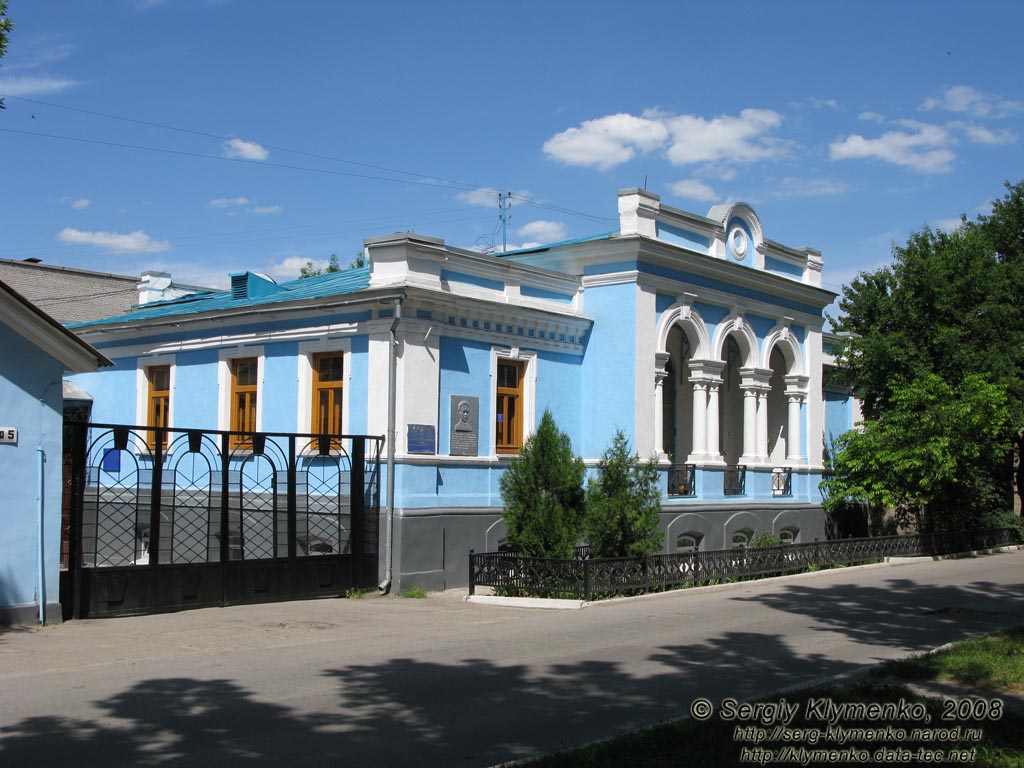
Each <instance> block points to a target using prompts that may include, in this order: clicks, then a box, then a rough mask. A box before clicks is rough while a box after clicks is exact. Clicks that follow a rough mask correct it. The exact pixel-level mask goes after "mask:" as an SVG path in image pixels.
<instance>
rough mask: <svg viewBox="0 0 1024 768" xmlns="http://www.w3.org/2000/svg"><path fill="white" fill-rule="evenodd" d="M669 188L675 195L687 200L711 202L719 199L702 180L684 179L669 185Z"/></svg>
mask: <svg viewBox="0 0 1024 768" xmlns="http://www.w3.org/2000/svg"><path fill="white" fill-rule="evenodd" d="M668 188H669V190H670V191H671V192H672V194H673V195H676V196H677V197H683V198H686V199H687V200H702V201H704V202H711V201H713V200H717V199H718V193H717V192H715V190H713V189H712V188H711V187H710V186H708V185H707V184H705V183H704V182H703V181H701V180H700V179H682V180H681V181H677V182H674V183H672V184H669V185H668Z"/></svg>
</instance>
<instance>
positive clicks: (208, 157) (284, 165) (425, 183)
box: [0, 128, 452, 189]
mask: <svg viewBox="0 0 1024 768" xmlns="http://www.w3.org/2000/svg"><path fill="white" fill-rule="evenodd" d="M0 131H3V132H4V133H18V134H21V135H23V136H39V137H42V138H45V139H60V140H62V141H77V142H81V143H83V144H99V145H102V146H106V147H117V148H119V149H138V150H142V151H145V152H159V153H163V154H167V155H179V156H181V157H197V158H202V159H204V160H223V161H227V162H229V163H247V164H253V165H261V166H269V167H272V168H286V169H288V170H291V171H308V172H310V173H322V174H326V175H328V176H348V177H351V178H356V179H371V180H373V181H390V182H394V183H398V184H416V185H418V186H422V187H441V188H443V189H451V188H452V187H451V184H441V183H438V182H431V181H417V180H415V179H394V178H391V177H389V176H373V175H371V174H368V173H352V172H351V171H334V170H331V169H329V168H310V167H309V166H305V165H289V164H287V163H275V162H272V161H269V160H247V159H246V158H243V157H224V156H222V155H208V154H205V153H203V152H188V151H186V150H183V149H167V148H166V147H147V146H145V145H144V144H126V143H123V142H117V141H103V140H102V139H84V138H81V137H79V136H61V135H59V134H56V133H41V132H39V131H21V130H18V129H17V128H0Z"/></svg>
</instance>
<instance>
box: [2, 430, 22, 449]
mask: <svg viewBox="0 0 1024 768" xmlns="http://www.w3.org/2000/svg"><path fill="white" fill-rule="evenodd" d="M2 443H7V444H9V445H17V444H18V428H17V427H0V444H2Z"/></svg>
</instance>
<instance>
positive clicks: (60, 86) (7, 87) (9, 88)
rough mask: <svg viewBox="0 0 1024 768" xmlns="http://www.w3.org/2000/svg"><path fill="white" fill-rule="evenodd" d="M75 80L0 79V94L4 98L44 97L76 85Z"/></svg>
mask: <svg viewBox="0 0 1024 768" xmlns="http://www.w3.org/2000/svg"><path fill="white" fill-rule="evenodd" d="M78 84H79V83H78V81H77V80H68V79H67V78H63V77H0V93H2V94H3V95H4V96H11V97H18V96H26V97H32V96H45V95H46V94H49V93H57V92H58V91H65V90H67V89H68V88H74V87H75V86H76V85H78Z"/></svg>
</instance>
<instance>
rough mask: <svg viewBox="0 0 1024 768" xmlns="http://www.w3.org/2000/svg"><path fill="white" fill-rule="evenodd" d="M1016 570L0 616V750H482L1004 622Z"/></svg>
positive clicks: (1022, 613) (598, 731) (472, 762)
mask: <svg viewBox="0 0 1024 768" xmlns="http://www.w3.org/2000/svg"><path fill="white" fill-rule="evenodd" d="M1022 566H1024V551H1015V552H1011V553H1004V554H997V555H989V556H984V557H979V558H970V559H961V560H947V561H941V562H931V561H927V562H915V563H912V564H905V565H899V566H869V567H865V568H851V569H839V570H835V571H827V572H820V573H816V574H807V575H806V576H804V577H791V578H787V579H784V580H772V581H762V582H752V583H747V584H735V585H729V586H727V587H723V588H712V589H710V590H688V591H684V592H678V593H673V594H670V595H659V596H655V597H653V598H646V599H640V600H635V601H631V602H626V603H617V604H614V605H607V606H600V607H593V608H588V609H586V610H582V611H538V610H525V609H509V608H496V607H485V606H472V605H467V604H465V603H464V602H463V601H462V599H461V598H462V595H460V594H457V593H444V594H432V595H430V596H429V597H427V598H426V599H424V600H412V599H403V598H396V597H384V598H366V599H362V600H322V601H312V602H296V603H280V604H274V605H263V606H239V607H232V608H222V609H206V610H199V611H189V612H184V613H178V614H167V615H161V616H142V617H134V618H124V619H102V620H92V621H79V622H70V623H68V624H64V625H58V626H52V627H46V628H43V629H32V630H22V631H17V630H10V629H8V630H3V629H0V765H2V766H5V768H6V767H11V768H14V767H17V766H49V765H69V766H104V767H105V768H110V767H111V766H121V765H210V766H213V765H216V766H231V765H263V764H273V763H280V764H283V765H285V766H288V768H293V767H294V766H306V765H317V766H321V765H345V766H391V765H415V766H435V765H436V766H486V765H493V764H495V763H499V762H502V761H506V760H511V759H516V758H520V757H525V756H530V755H537V754H541V753H543V752H546V751H550V750H553V749H557V748H560V747H562V746H566V745H571V744H574V743H580V742H586V741H590V740H594V739H597V738H601V737H604V736H607V735H609V734H611V733H613V732H616V731H620V730H627V729H631V728H635V727H637V726H640V725H644V724H650V723H654V722H660V721H663V720H667V719H672V718H676V717H679V716H681V715H683V714H686V713H687V712H688V710H689V706H690V703H691V702H692V701H693V699H695V698H696V697H700V696H703V697H707V698H709V699H711V700H712V701H713V702H718V701H720V700H721V699H722V698H724V697H726V696H734V697H749V696H753V695H756V694H762V693H767V692H771V691H774V690H778V689H780V688H784V687H788V686H793V685H796V684H800V683H805V682H808V681H812V680H817V679H821V678H830V677H833V676H835V675H840V674H844V673H848V672H852V671H856V670H858V669H862V668H864V667H865V666H867V665H871V664H874V663H876V662H877V661H879V660H883V659H891V658H897V657H901V656H905V655H907V654H909V653H912V652H917V651H924V650H928V649H931V648H934V647H936V646H938V645H941V644H943V643H946V642H949V641H952V640H957V639H962V638H964V637H967V636H971V635H975V634H981V633H986V632H989V631H992V630H995V629H998V628H1001V627H1006V626H1011V625H1014V624H1022V623H1024V572H1022ZM681 764H682V763H681Z"/></svg>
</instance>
